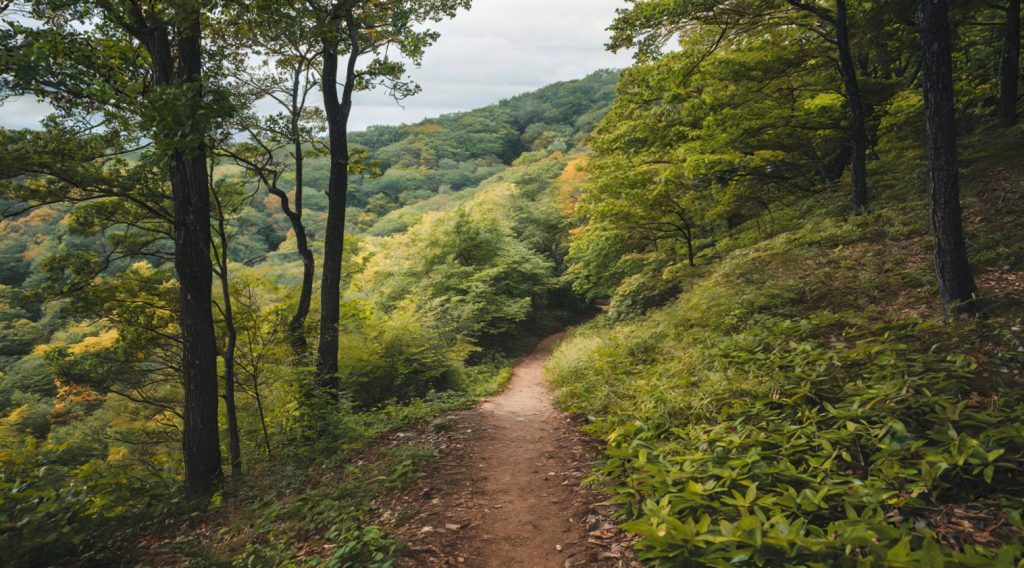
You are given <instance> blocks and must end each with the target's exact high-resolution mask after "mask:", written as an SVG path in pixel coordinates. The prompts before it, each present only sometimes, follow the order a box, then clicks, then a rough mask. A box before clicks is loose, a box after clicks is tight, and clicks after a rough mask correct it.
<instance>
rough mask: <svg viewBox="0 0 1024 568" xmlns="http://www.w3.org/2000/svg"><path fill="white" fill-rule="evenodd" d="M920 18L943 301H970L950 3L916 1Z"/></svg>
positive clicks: (971, 291)
mask: <svg viewBox="0 0 1024 568" xmlns="http://www.w3.org/2000/svg"><path fill="white" fill-rule="evenodd" d="M917 13H918V19H919V20H920V25H921V47H922V57H921V67H922V71H923V83H924V103H925V121H926V124H927V127H928V128H927V129H928V163H929V165H928V179H929V182H930V185H931V211H930V220H931V230H932V236H933V238H934V240H935V247H934V251H935V273H936V276H937V277H938V280H939V294H940V296H941V297H942V300H943V301H944V302H946V303H947V304H949V303H954V302H966V301H968V300H970V299H971V298H972V297H973V295H974V293H975V291H976V288H975V285H974V278H973V276H972V275H971V268H970V265H969V264H968V261H967V247H966V243H965V239H964V231H963V221H962V219H961V217H962V212H961V208H960V180H959V167H958V164H957V146H956V120H955V110H954V100H953V61H952V46H951V39H950V28H949V6H948V4H947V0H918V4H917Z"/></svg>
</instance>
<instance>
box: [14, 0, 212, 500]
mask: <svg viewBox="0 0 1024 568" xmlns="http://www.w3.org/2000/svg"><path fill="white" fill-rule="evenodd" d="M26 4H27V8H29V10H30V12H31V14H32V17H33V18H34V19H35V20H36V21H35V22H33V23H32V24H31V25H29V24H22V23H19V22H16V21H15V22H10V21H9V22H7V23H8V24H9V26H10V28H11V30H12V31H11V33H8V34H6V35H5V43H9V45H5V54H6V55H7V57H5V59H4V68H3V69H2V70H0V74H2V75H3V76H4V83H5V87H6V88H7V89H8V91H9V92H12V93H27V94H33V95H35V96H37V97H39V98H41V99H44V100H46V101H48V102H50V103H51V104H52V105H54V106H55V107H56V109H57V110H58V114H57V115H56V117H55V118H54V120H57V121H65V122H68V123H69V124H81V123H90V122H92V123H94V122H95V121H97V120H100V121H102V122H103V123H104V125H105V127H106V128H111V129H121V130H122V131H124V132H126V133H128V132H134V133H137V134H139V135H141V136H144V137H147V138H149V139H151V140H152V141H153V144H154V151H153V152H152V155H151V156H150V157H151V158H153V159H157V160H160V161H161V162H162V164H163V167H164V168H165V171H166V172H167V176H168V181H169V185H170V193H171V201H172V203H173V205H172V215H171V217H172V235H173V241H174V266H175V273H176V277H177V279H178V282H179V286H180V293H179V312H178V320H179V326H180V329H181V342H182V362H181V363H182V364H181V372H182V383H183V387H184V399H185V400H184V412H183V425H182V450H183V456H184V462H185V487H186V490H187V492H188V493H189V494H190V495H196V496H198V495H205V494H208V493H209V492H211V491H212V490H213V488H214V487H215V486H216V485H217V484H218V483H219V482H220V480H221V479H222V477H223V472H222V470H221V453H220V440H219V434H218V424H217V407H218V404H217V359H216V357H217V353H216V340H215V337H214V326H213V315H212V284H213V273H212V266H211V262H210V240H211V237H210V223H209V222H210V195H209V183H208V178H207V175H206V158H207V147H206V135H207V133H208V131H209V125H210V124H211V123H212V122H213V121H214V120H215V119H216V117H217V116H218V115H219V114H220V111H221V110H225V109H224V108H221V107H218V105H216V104H215V101H216V100H217V99H218V97H216V96H215V95H216V93H215V92H213V91H211V90H209V89H208V88H207V86H206V85H205V84H204V76H203V67H204V56H203V40H202V39H203V38H202V30H203V28H202V26H203V24H202V20H203V13H202V10H203V5H202V3H201V2H199V1H192V0H183V1H178V2H145V3H141V2H134V1H130V0H100V1H97V2H80V1H71V2H69V1H54V0H36V1H32V2H27V3H26ZM74 130H75V129H73V128H72V129H70V130H69V131H71V132H73V131H74ZM40 151H41V152H45V151H46V149H45V148H40ZM36 173H37V174H44V173H45V172H36Z"/></svg>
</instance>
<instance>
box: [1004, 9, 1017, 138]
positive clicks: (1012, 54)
mask: <svg viewBox="0 0 1024 568" xmlns="http://www.w3.org/2000/svg"><path fill="white" fill-rule="evenodd" d="M1020 2H1021V0H1009V5H1008V6H1007V11H1006V26H1005V28H1004V34H1005V35H1004V37H1003V53H1002V57H1001V58H1000V61H999V123H1000V124H1002V125H1003V126H1007V127H1009V126H1015V125H1016V124H1017V98H1018V96H1019V95H1018V90H1019V85H1020Z"/></svg>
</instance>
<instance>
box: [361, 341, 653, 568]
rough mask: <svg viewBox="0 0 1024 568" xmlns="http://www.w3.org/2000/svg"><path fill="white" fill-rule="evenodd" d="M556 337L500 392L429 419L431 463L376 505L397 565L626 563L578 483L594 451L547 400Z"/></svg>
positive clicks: (621, 538) (618, 541)
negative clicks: (435, 456) (391, 537)
mask: <svg viewBox="0 0 1024 568" xmlns="http://www.w3.org/2000/svg"><path fill="white" fill-rule="evenodd" d="M562 337H563V334H557V335H553V336H551V337H548V338H547V339H545V340H543V341H542V342H540V344H538V346H537V347H536V348H535V349H534V351H533V352H532V353H531V354H530V355H528V356H526V357H524V358H523V359H521V360H520V361H519V362H518V363H517V364H516V367H515V370H514V373H513V375H512V378H511V380H510V381H509V385H508V388H506V390H505V391H504V392H503V393H502V394H501V395H498V396H496V397H494V398H491V399H489V400H484V401H482V402H481V403H480V404H479V405H478V406H477V407H476V408H475V409H473V410H470V411H466V412H461V413H455V414H451V415H449V416H447V417H444V418H442V419H439V420H438V421H435V422H434V424H433V425H432V430H433V431H434V432H435V433H436V432H437V431H441V432H443V433H440V434H437V435H436V436H434V437H433V440H432V445H433V446H434V447H435V448H436V449H437V451H438V452H439V454H440V458H439V460H438V461H437V462H436V463H435V464H434V465H433V466H431V468H430V469H429V470H428V471H427V472H426V473H425V475H423V476H422V477H421V478H420V479H419V481H418V482H417V483H415V484H414V485H413V486H412V487H410V488H408V489H407V490H405V491H403V492H401V493H400V494H399V495H393V496H389V497H388V498H387V499H386V500H385V502H382V503H380V506H381V509H382V510H383V515H382V517H383V518H382V521H383V522H384V523H385V524H386V525H388V526H389V529H390V531H389V532H391V533H392V534H395V535H397V536H398V537H399V538H400V539H401V540H402V542H403V544H404V546H403V549H402V558H401V560H400V562H399V565H400V566H456V565H458V566H481V567H494V568H497V567H502V568H506V567H520V566H521V567H531V568H532V567H536V568H546V567H557V568H564V567H569V566H633V565H635V563H634V561H633V560H632V557H631V554H630V553H629V543H628V539H627V537H626V535H624V534H622V533H621V532H620V531H619V530H618V529H616V528H615V525H614V523H613V522H612V521H611V519H610V513H611V512H612V510H613V508H612V507H610V506H608V505H607V504H605V503H602V502H601V501H602V498H603V497H602V495H601V494H600V493H598V492H596V491H594V490H591V489H587V488H583V487H581V485H580V482H581V481H582V480H583V479H584V478H585V477H586V476H587V475H588V474H589V471H590V467H591V465H592V463H593V461H594V460H595V459H596V457H597V454H598V450H597V448H596V445H595V444H594V442H593V441H592V440H590V439H589V438H586V437H585V436H583V435H582V434H581V433H580V432H579V431H578V430H577V429H576V427H575V425H574V424H573V423H572V422H571V421H570V420H569V419H568V418H567V417H566V416H564V415H563V414H561V413H559V412H558V411H557V410H556V409H555V407H554V405H553V404H552V394H551V390H550V389H549V387H548V385H547V381H546V380H545V378H544V362H545V361H546V360H547V358H548V356H550V354H551V351H552V349H553V348H554V347H555V346H556V345H557V343H558V342H559V341H560V340H561V339H562Z"/></svg>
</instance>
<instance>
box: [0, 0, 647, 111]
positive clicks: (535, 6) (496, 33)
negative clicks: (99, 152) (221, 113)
mask: <svg viewBox="0 0 1024 568" xmlns="http://www.w3.org/2000/svg"><path fill="white" fill-rule="evenodd" d="M624 4H625V2H624V1H623V0H473V8H472V9H471V10H469V11H468V12H466V11H464V12H460V13H459V15H458V16H456V18H455V19H454V20H450V21H446V22H442V23H440V24H436V25H434V26H433V28H434V29H436V30H438V31H439V32H441V39H440V40H439V41H438V42H437V44H435V45H434V46H433V47H432V48H430V49H429V50H427V53H426V56H425V57H424V60H423V66H422V67H421V68H419V69H412V70H411V75H412V77H413V78H414V79H415V80H416V81H418V82H419V83H420V85H421V86H422V87H423V92H422V93H420V94H419V95H417V96H415V97H413V98H411V99H407V100H405V101H403V103H402V106H399V105H398V104H396V103H395V102H394V101H393V100H391V99H390V98H388V97H387V96H386V95H385V94H383V93H360V94H357V95H356V99H355V108H354V109H353V111H352V120H351V127H352V129H353V130H361V129H364V128H366V127H367V126H369V125H371V124H401V123H409V122H417V121H419V120H421V119H423V118H426V117H430V116H436V115H438V114H442V113H446V112H454V111H462V110H470V109H474V108H477V107H481V106H484V105H488V104H491V103H495V102H498V101H500V100H501V99H504V98H508V97H511V96H513V95H517V94H519V93H523V92H526V91H530V90H533V89H537V88H539V87H543V86H544V85H547V84H550V83H554V82H556V81H563V80H567V79H577V78H580V77H583V76H584V75H587V74H588V73H590V72H592V71H595V70H597V69H603V68H609V67H625V66H626V65H628V63H629V56H628V55H626V54H623V53H620V54H618V55H615V54H611V53H608V52H606V51H605V50H604V44H605V42H606V40H607V36H608V33H607V32H606V31H605V28H607V27H608V25H609V24H610V23H611V21H612V18H613V17H614V13H615V8H618V7H621V6H623V5H624ZM402 107H404V108H402ZM45 112H46V110H45V107H43V106H42V105H39V104H37V103H36V102H35V101H33V100H31V99H27V98H22V99H19V100H14V101H8V102H7V103H6V104H5V105H4V106H3V107H0V126H5V127H8V128H25V127H32V126H35V125H36V124H38V121H39V119H40V118H41V117H42V116H43V115H44V114H45Z"/></svg>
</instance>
